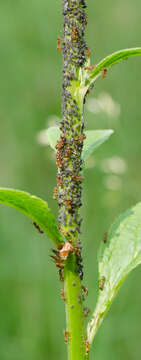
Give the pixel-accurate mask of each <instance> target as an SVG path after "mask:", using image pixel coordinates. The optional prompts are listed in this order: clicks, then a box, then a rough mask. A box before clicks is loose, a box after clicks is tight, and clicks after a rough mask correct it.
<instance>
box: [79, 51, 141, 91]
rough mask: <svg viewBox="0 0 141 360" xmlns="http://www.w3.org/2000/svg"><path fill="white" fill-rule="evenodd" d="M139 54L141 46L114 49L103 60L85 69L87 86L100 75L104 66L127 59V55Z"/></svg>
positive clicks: (140, 53) (107, 66)
mask: <svg viewBox="0 0 141 360" xmlns="http://www.w3.org/2000/svg"><path fill="white" fill-rule="evenodd" d="M137 55H141V47H138V48H131V49H124V50H119V51H116V52H115V53H113V54H111V55H109V56H107V57H106V58H104V59H103V60H101V61H100V62H99V63H98V64H97V65H96V66H95V68H94V69H93V70H91V71H87V70H86V71H87V81H88V83H89V86H91V85H92V84H93V82H94V81H95V80H96V79H97V78H98V77H99V76H100V74H101V73H102V72H103V70H104V69H105V68H106V69H108V68H109V67H111V66H113V65H115V64H117V63H118V62H120V61H121V60H127V59H128V58H129V57H132V56H137ZM89 86H88V87H89Z"/></svg>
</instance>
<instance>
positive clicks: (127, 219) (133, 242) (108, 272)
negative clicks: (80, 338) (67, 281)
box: [88, 203, 141, 343]
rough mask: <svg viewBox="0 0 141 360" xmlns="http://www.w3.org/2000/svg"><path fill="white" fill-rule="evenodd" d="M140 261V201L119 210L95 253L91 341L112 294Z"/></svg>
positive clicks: (89, 333)
mask: <svg viewBox="0 0 141 360" xmlns="http://www.w3.org/2000/svg"><path fill="white" fill-rule="evenodd" d="M139 264H141V203H139V204H137V205H136V206H135V207H133V208H131V209H130V210H128V211H126V212H125V213H123V214H122V215H121V216H120V217H119V218H118V219H117V220H116V221H115V223H114V224H113V225H112V226H111V228H110V231H109V234H108V238H107V242H106V243H104V242H103V244H102V245H101V248H100V255H99V265H98V268H99V281H100V282H99V296H98V300H97V305H96V308H95V311H94V314H93V316H92V319H91V321H90V322H89V324H88V339H89V342H90V343H91V342H92V341H93V338H94V336H95V334H96V332H97V330H98V328H99V326H100V324H101V322H102V321H103V318H104V316H105V315H106V313H107V311H108V309H109V307H110V305H111V303H112V301H113V299H114V297H115V296H116V294H117V292H118V290H119V288H120V287H121V285H122V283H123V282H124V280H125V279H126V277H127V275H128V274H129V273H130V272H131V270H133V269H134V268H135V267H136V266H138V265H139Z"/></svg>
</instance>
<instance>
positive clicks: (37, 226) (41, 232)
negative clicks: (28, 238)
mask: <svg viewBox="0 0 141 360" xmlns="http://www.w3.org/2000/svg"><path fill="white" fill-rule="evenodd" d="M33 225H34V226H35V228H36V229H37V230H38V231H39V233H40V234H43V233H44V231H43V230H42V229H41V228H40V226H39V225H37V224H36V222H33Z"/></svg>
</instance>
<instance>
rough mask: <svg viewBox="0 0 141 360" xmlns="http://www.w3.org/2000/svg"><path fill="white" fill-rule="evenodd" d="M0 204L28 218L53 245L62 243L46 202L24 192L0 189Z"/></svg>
mask: <svg viewBox="0 0 141 360" xmlns="http://www.w3.org/2000/svg"><path fill="white" fill-rule="evenodd" d="M0 203H2V204H5V205H9V206H11V207H13V208H15V209H17V210H19V211H20V212H22V213H23V214H25V215H27V216H28V217H30V218H31V219H32V220H33V221H34V222H35V223H37V224H38V225H39V226H40V227H41V229H43V230H44V231H45V233H46V234H47V235H48V237H49V238H50V239H52V240H53V242H54V243H55V244H57V243H58V242H59V241H63V239H62V236H61V234H60V232H59V230H58V228H57V225H56V221H55V218H54V216H53V214H52V212H51V210H50V209H49V208H48V204H47V202H45V201H43V200H41V199H40V198H38V197H36V196H33V195H30V194H28V193H26V192H24V191H19V190H14V189H6V188H0Z"/></svg>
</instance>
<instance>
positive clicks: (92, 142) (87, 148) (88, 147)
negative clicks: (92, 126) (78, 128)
mask: <svg viewBox="0 0 141 360" xmlns="http://www.w3.org/2000/svg"><path fill="white" fill-rule="evenodd" d="M113 132H114V131H113V130H88V131H86V139H85V140H84V146H83V150H82V159H83V160H84V161H86V160H87V159H88V157H89V156H90V155H91V154H92V153H93V151H94V150H95V149H96V148H98V147H99V146H100V145H102V144H103V143H104V142H105V141H106V140H108V138H109V137H110V136H111V135H112V134H113Z"/></svg>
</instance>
